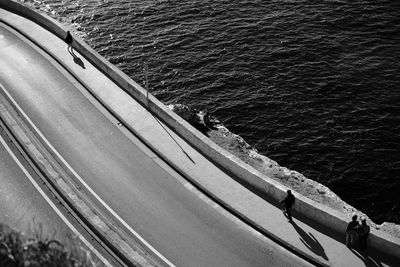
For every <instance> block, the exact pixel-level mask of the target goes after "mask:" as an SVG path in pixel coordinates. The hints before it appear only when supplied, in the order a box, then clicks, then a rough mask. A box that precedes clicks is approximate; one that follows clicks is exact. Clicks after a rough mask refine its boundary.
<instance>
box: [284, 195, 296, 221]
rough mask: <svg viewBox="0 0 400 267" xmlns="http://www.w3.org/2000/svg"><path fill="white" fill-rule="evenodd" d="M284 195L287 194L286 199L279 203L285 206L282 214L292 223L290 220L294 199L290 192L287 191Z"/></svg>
mask: <svg viewBox="0 0 400 267" xmlns="http://www.w3.org/2000/svg"><path fill="white" fill-rule="evenodd" d="M286 193H287V195H286V198H285V199H284V200H282V201H281V203H284V204H285V208H284V210H283V214H285V215H286V217H288V219H289V221H290V222H292V221H293V220H292V207H293V205H294V202H295V198H294V195H293V194H292V191H290V190H287V191H286Z"/></svg>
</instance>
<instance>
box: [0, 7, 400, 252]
mask: <svg viewBox="0 0 400 267" xmlns="http://www.w3.org/2000/svg"><path fill="white" fill-rule="evenodd" d="M0 7H1V8H3V9H5V10H9V11H11V12H13V13H15V14H19V15H21V16H23V17H25V18H27V19H29V20H31V21H33V22H35V23H37V24H38V25H40V26H41V27H43V28H45V29H47V30H48V31H50V32H51V33H53V34H54V35H56V36H58V37H59V38H61V39H64V37H65V35H66V29H65V27H64V26H62V25H61V24H60V23H58V22H57V21H55V20H53V19H52V18H50V17H48V16H46V15H42V14H39V13H37V12H36V11H34V10H31V9H30V8H28V7H26V6H24V5H22V4H19V3H16V2H13V1H8V0H6V1H4V0H1V1H0ZM74 48H75V49H76V50H77V51H79V53H80V54H81V55H82V56H84V57H85V58H86V59H87V60H88V61H89V62H91V63H92V64H93V65H94V66H96V67H97V68H98V69H99V70H101V71H102V72H103V73H104V74H105V75H107V76H108V77H109V78H110V79H112V80H113V81H114V82H115V83H116V84H117V85H118V86H120V87H121V88H122V89H124V90H125V91H126V92H127V93H129V95H131V96H132V97H133V98H134V99H136V101H138V102H139V103H141V104H142V105H143V106H146V107H147V108H148V109H149V110H150V111H151V112H152V113H153V114H155V115H156V116H157V117H158V118H160V119H161V120H162V121H163V122H164V123H165V124H166V125H168V127H170V128H171V129H173V130H174V131H175V132H176V133H178V134H179V135H180V136H181V137H182V138H184V139H185V140H186V141H187V142H188V143H190V144H191V145H192V146H193V147H195V148H196V149H197V150H199V151H200V152H201V153H203V154H204V155H205V156H206V157H208V158H209V159H211V160H212V161H213V162H215V163H216V164H218V165H219V166H221V167H223V168H225V169H226V170H227V171H229V172H230V173H232V174H233V175H234V176H236V177H237V178H238V179H240V180H241V181H242V182H244V183H246V184H248V185H249V186H251V187H252V188H254V189H255V190H257V191H258V192H263V193H264V194H265V195H266V196H267V197H269V198H272V199H274V200H276V201H280V200H281V199H283V198H284V197H285V195H286V190H287V188H286V187H285V186H283V185H282V184H280V183H278V182H276V181H275V180H273V179H272V178H270V177H268V176H266V175H264V174H262V173H261V172H259V171H257V170H256V169H254V168H253V167H251V166H249V165H247V164H246V163H244V162H243V161H241V160H240V159H238V158H237V157H235V156H234V155H232V154H230V153H229V152H227V151H226V150H224V149H222V148H221V147H219V146H218V145H216V144H215V143H214V142H212V141H211V140H209V139H208V138H207V137H206V136H204V135H203V134H202V133H200V132H199V131H197V129H195V128H194V127H192V126H191V125H190V124H189V123H188V122H186V121H185V120H183V119H182V118H181V117H180V116H178V115H176V114H175V113H174V112H173V111H171V110H170V109H168V108H167V107H166V106H165V105H164V104H163V103H161V102H160V101H159V100H157V99H156V98H155V97H153V96H152V95H149V97H148V98H147V92H146V90H145V89H144V88H142V87H141V86H140V85H139V84H137V83H136V82H135V81H133V80H132V79H131V78H129V77H128V76H127V75H126V74H124V73H123V72H122V71H120V70H119V69H118V68H116V67H115V66H114V65H112V64H111V63H109V62H108V61H107V60H106V59H105V58H103V57H102V56H100V55H99V54H98V53H97V52H96V51H94V50H93V49H92V48H90V47H89V46H88V45H87V44H86V43H85V42H83V41H82V40H80V39H79V38H75V40H74ZM296 199H297V200H296V204H295V206H294V209H295V210H296V211H297V212H299V213H300V214H302V215H304V216H306V217H308V218H310V219H312V220H314V221H316V222H318V223H320V224H322V225H324V226H327V227H329V228H331V229H333V230H334V231H336V232H338V233H343V236H344V231H345V228H346V226H347V223H348V221H349V220H350V218H349V217H348V216H346V215H345V214H342V213H340V212H338V211H336V210H334V209H332V208H329V207H327V206H325V205H322V204H319V203H317V202H315V201H313V200H311V199H309V198H307V197H304V196H302V195H298V194H297V195H296ZM343 239H344V237H343ZM343 241H344V240H343ZM369 246H371V247H373V248H374V249H377V250H379V251H382V252H384V253H386V254H389V255H394V256H397V257H398V256H399V255H400V240H399V239H398V238H395V237H393V236H390V235H388V234H386V233H383V232H381V231H378V230H375V229H371V233H370V236H369Z"/></svg>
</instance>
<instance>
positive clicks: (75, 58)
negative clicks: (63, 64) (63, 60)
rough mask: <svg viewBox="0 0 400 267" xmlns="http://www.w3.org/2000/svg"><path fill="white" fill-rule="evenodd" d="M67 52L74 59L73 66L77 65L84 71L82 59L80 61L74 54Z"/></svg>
mask: <svg viewBox="0 0 400 267" xmlns="http://www.w3.org/2000/svg"><path fill="white" fill-rule="evenodd" d="M68 52H69V53H70V54H71V56H72V57H73V59H74V62H75V64H78V65H79V66H81V68H82V69H86V67H85V64H84V63H83V61H82V59H80V58H79V57H78V56H77V55H76V54H75V53H74V51H73V50H72V49H71V50H68Z"/></svg>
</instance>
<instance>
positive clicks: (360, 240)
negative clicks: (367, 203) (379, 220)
mask: <svg viewBox="0 0 400 267" xmlns="http://www.w3.org/2000/svg"><path fill="white" fill-rule="evenodd" d="M357 218H358V216H357V215H356V214H354V215H353V217H352V218H351V221H350V222H349V223H348V224H347V227H346V246H347V247H349V248H359V249H361V250H364V249H365V248H366V247H367V240H368V235H369V232H370V227H369V226H368V225H367V221H366V219H365V218H364V217H361V224H360V223H359V222H358V221H357Z"/></svg>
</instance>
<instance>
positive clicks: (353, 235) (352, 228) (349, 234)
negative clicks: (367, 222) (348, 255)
mask: <svg viewBox="0 0 400 267" xmlns="http://www.w3.org/2000/svg"><path fill="white" fill-rule="evenodd" d="M358 227H360V225H359V224H358V221H357V215H356V214H353V217H351V221H350V222H349V223H348V224H347V227H346V246H347V247H349V248H350V247H354V245H355V244H357V228H358Z"/></svg>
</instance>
